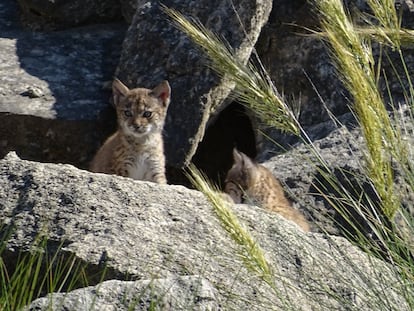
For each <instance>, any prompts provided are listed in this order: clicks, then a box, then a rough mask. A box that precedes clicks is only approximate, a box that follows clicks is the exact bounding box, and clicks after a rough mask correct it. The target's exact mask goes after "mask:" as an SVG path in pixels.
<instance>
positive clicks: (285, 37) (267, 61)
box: [256, 0, 414, 146]
mask: <svg viewBox="0 0 414 311" xmlns="http://www.w3.org/2000/svg"><path fill="white" fill-rule="evenodd" d="M344 3H345V5H346V8H347V9H348V11H349V12H351V13H352V16H353V18H354V19H355V20H357V19H358V18H357V17H358V15H357V14H358V13H357V11H358V10H359V11H361V12H364V13H367V14H372V12H371V11H370V9H369V6H368V5H367V1H364V0H348V1H344ZM395 3H396V7H397V9H398V10H399V12H400V11H401V13H402V25H403V27H407V28H409V29H412V28H413V25H414V23H413V20H414V10H413V7H412V1H411V0H403V1H396V2H395ZM308 29H312V30H318V29H320V21H319V16H318V15H317V13H316V11H315V10H314V7H313V3H312V2H309V1H305V0H293V1H291V0H281V1H275V2H274V4H273V9H272V12H271V14H270V17H269V20H268V23H267V24H266V25H265V27H263V30H262V33H261V34H260V37H259V39H258V42H257V45H256V49H257V52H258V55H259V57H260V59H261V60H262V62H263V64H264V67H265V68H266V69H267V70H268V72H269V74H270V76H271V78H272V80H273V81H274V83H275V86H276V87H277V88H278V90H279V91H281V92H283V94H284V95H285V96H286V98H287V99H288V101H289V102H291V103H294V104H295V105H298V104H299V105H300V112H301V114H300V122H301V125H302V126H304V127H305V128H307V127H311V126H314V125H316V124H319V123H322V122H325V121H327V120H329V119H330V114H333V115H335V116H337V117H338V116H341V115H343V114H345V113H347V112H349V108H350V107H352V101H353V99H352V98H351V96H350V94H349V93H348V91H347V90H346V89H345V87H344V85H343V83H342V80H341V79H342V78H341V76H340V75H341V73H338V72H337V70H336V68H335V64H334V61H333V60H332V59H331V57H330V55H329V43H327V42H323V41H322V40H321V39H320V38H319V37H317V36H312V35H310V32H309V31H308ZM372 47H373V50H374V57H375V59H376V60H377V61H380V60H381V65H380V68H381V70H382V71H383V73H385V75H386V77H387V80H384V79H381V80H380V83H379V87H380V91H381V92H382V94H383V96H384V99H385V101H386V102H387V103H388V102H389V93H388V92H389V90H388V88H389V89H390V91H391V92H390V93H391V94H392V97H393V98H392V99H393V102H394V103H395V104H398V103H403V102H405V97H404V91H403V88H402V86H401V83H400V82H401V81H402V83H403V86H404V88H405V91H408V90H409V82H408V79H407V78H406V74H405V72H404V68H403V66H402V65H401V61H400V58H399V57H400V56H399V54H398V53H397V52H395V51H392V50H391V49H389V48H387V47H384V46H382V47H381V48H380V47H379V45H377V44H373V45H372ZM381 49H382V50H381ZM403 50H404V51H403V53H404V57H405V62H406V65H407V68H412V67H413V65H414V54H413V50H412V47H410V46H407V47H406V48H404V49H403ZM386 54H387V56H385V55H386ZM380 55H381V58H380ZM390 60H391V63H392V64H391V63H390ZM394 68H397V71H398V73H399V75H396V73H395V71H394ZM329 133H330V132H329V131H328V130H326V131H321V132H320V136H319V137H317V138H322V137H324V136H326V135H328V134H329ZM272 138H273V139H274V140H276V141H277V142H278V143H280V144H282V145H285V146H286V145H288V143H291V142H292V139H291V138H290V137H288V138H286V135H284V134H280V133H279V134H277V135H276V134H274V135H272Z"/></svg>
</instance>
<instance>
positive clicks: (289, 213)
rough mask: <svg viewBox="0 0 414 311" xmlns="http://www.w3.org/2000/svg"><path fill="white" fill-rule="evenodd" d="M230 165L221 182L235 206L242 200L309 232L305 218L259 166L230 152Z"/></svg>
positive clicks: (263, 168)
mask: <svg viewBox="0 0 414 311" xmlns="http://www.w3.org/2000/svg"><path fill="white" fill-rule="evenodd" d="M233 158H234V164H233V166H232V168H231V169H230V170H229V172H228V173H227V176H226V180H225V189H224V191H225V192H226V193H228V194H229V195H230V197H231V198H232V199H233V201H234V202H235V203H242V202H243V199H244V197H246V198H247V200H251V201H253V203H256V204H258V205H259V206H262V207H264V208H266V209H268V210H270V211H273V212H276V213H278V214H279V215H281V216H283V217H284V218H286V219H288V220H290V221H293V222H295V223H296V224H297V225H299V227H301V228H302V229H303V230H304V231H306V232H308V231H309V230H310V227H309V223H308V222H307V220H306V219H305V217H304V216H303V215H302V214H301V213H300V212H299V211H298V210H296V209H295V208H294V207H292V205H291V203H290V201H289V200H288V199H287V198H286V196H285V194H284V191H283V188H282V185H281V184H280V182H279V180H277V179H276V177H275V176H273V174H272V173H271V172H270V171H269V170H268V169H267V168H266V167H264V166H263V165H260V164H258V163H255V162H254V161H253V160H251V159H250V158H249V157H248V156H246V155H245V154H244V153H242V152H239V151H237V150H236V149H234V150H233Z"/></svg>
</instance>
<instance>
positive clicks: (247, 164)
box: [233, 148, 255, 169]
mask: <svg viewBox="0 0 414 311" xmlns="http://www.w3.org/2000/svg"><path fill="white" fill-rule="evenodd" d="M233 158H234V163H235V164H236V163H239V164H240V165H241V166H242V167H244V168H245V169H250V168H253V167H254V166H255V163H254V161H253V160H252V159H250V158H249V157H248V156H247V155H245V154H244V153H243V152H241V151H238V150H237V149H236V148H234V149H233Z"/></svg>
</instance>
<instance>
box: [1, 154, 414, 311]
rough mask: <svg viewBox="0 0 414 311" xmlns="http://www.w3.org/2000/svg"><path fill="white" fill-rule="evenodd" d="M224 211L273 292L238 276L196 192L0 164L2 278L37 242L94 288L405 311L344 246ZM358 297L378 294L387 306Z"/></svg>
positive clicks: (276, 221)
mask: <svg viewBox="0 0 414 311" xmlns="http://www.w3.org/2000/svg"><path fill="white" fill-rule="evenodd" d="M233 210H234V212H235V214H236V215H237V216H238V217H239V218H240V221H241V223H242V224H243V226H244V227H245V228H247V230H249V231H250V232H251V234H252V236H253V237H254V238H255V240H256V241H257V243H258V245H260V246H261V247H262V248H263V249H264V252H265V257H266V258H267V259H268V262H269V263H270V265H271V269H272V271H273V273H274V278H272V281H273V282H274V290H272V289H271V288H270V287H269V286H268V285H266V284H265V283H264V282H263V280H262V279H261V278H260V277H258V275H257V274H256V273H255V272H253V271H251V270H248V269H247V268H246V266H245V264H244V260H243V258H246V256H247V254H248V252H246V250H243V248H241V247H240V246H239V245H238V244H237V243H235V242H234V241H233V240H232V239H231V238H230V237H229V235H228V233H227V232H226V231H225V230H224V229H223V227H222V226H221V223H220V221H219V220H218V218H217V216H215V214H214V211H213V208H212V206H211V205H210V204H209V203H208V202H207V200H206V199H205V198H204V196H203V195H202V194H201V193H199V192H197V191H194V190H189V189H186V188H184V187H182V186H169V185H158V184H154V183H149V182H140V181H134V180H131V179H128V178H123V177H118V176H110V175H103V174H92V173H89V172H86V171H82V170H79V169H76V168H74V167H73V166H70V165H57V164H42V163H36V162H30V161H23V160H20V159H19V158H18V157H17V156H16V154H13V153H10V154H9V155H8V156H7V157H6V158H5V159H3V160H1V161H0V224H1V225H2V231H0V233H1V234H2V236H3V237H4V233H5V232H6V233H7V232H9V233H10V231H8V230H6V229H5V228H7V227H9V228H14V230H13V231H11V235H9V236H8V238H7V245H6V246H5V249H4V250H3V251H2V259H3V262H4V264H5V265H6V267H8V269H10V267H12V266H13V264H14V263H15V262H16V258H17V256H18V255H19V254H20V253H25V252H27V251H29V250H30V249H32V250H33V248H31V245H33V243H34V241H36V239H37V238H38V237H39V234H40V235H41V236H43V238H45V239H46V240H47V243H46V245H45V247H46V248H47V252H46V253H47V254H50V255H53V254H54V253H56V251H57V248H56V247H57V246H59V245H60V246H61V248H60V252H61V253H62V256H64V258H65V256H67V257H66V258H67V259H68V260H69V261H72V260H73V259H76V260H77V261H80V262H83V263H88V266H87V267H88V268H87V269H86V271H85V273H84V275H85V277H86V278H87V279H88V285H96V284H98V282H99V281H100V274H99V273H98V272H99V271H101V272H103V271H106V273H105V274H104V275H105V279H113V278H116V279H119V280H151V279H154V276H156V277H155V278H158V279H169V278H171V277H179V276H202V278H203V279H204V280H206V281H208V282H209V283H210V284H212V285H213V286H214V288H215V289H216V290H217V292H216V293H217V295H215V297H216V299H217V303H218V304H219V305H220V306H221V307H222V308H223V309H225V310H246V309H248V310H268V308H269V303H270V304H271V305H272V307H273V308H274V309H275V310H286V305H288V306H291V309H294V310H298V309H301V310H344V309H346V308H344V306H354V308H355V309H358V310H376V309H377V308H376V306H377V304H378V303H387V306H390V309H393V308H394V309H398V310H408V309H409V308H408V306H406V305H405V304H404V300H403V298H402V297H401V296H400V295H399V294H398V291H397V288H400V287H403V284H401V283H400V282H401V280H399V279H398V277H397V276H396V275H395V274H394V273H395V271H393V270H391V269H390V268H389V266H388V265H387V264H385V263H383V262H381V261H380V260H378V259H375V258H369V257H368V256H367V255H366V254H364V253H363V252H361V251H360V250H359V249H357V248H356V247H354V246H353V245H351V244H350V243H349V242H347V241H346V240H344V239H342V238H335V237H331V236H326V235H321V234H316V233H309V234H305V233H303V232H301V231H300V230H299V229H298V227H297V226H296V225H294V224H292V223H290V222H288V221H286V220H283V219H282V218H280V217H279V216H278V215H275V214H272V213H268V212H266V211H264V210H262V209H259V208H257V207H254V206H247V205H237V206H233ZM10 273H12V272H11V270H10ZM96 278H98V279H96ZM367 289H369V293H375V292H377V293H380V292H383V291H384V292H386V293H387V295H386V297H385V298H384V299H386V302H385V301H380V302H378V300H377V297H376V296H375V297H371V296H370V295H366V290H367ZM281 297H282V298H283V299H281ZM334 297H336V298H334ZM381 297H382V296H380V298H381ZM108 305H109V306H112V305H114V303H113V302H108ZM321 306H322V307H321ZM62 310H63V309H62ZM111 310H112V309H111ZM172 310H182V309H174V308H173V309H172Z"/></svg>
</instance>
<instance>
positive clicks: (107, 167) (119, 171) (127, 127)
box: [90, 79, 171, 184]
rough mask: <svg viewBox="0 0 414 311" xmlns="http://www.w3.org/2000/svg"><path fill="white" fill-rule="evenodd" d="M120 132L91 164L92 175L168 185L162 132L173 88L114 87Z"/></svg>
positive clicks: (117, 84) (166, 86)
mask: <svg viewBox="0 0 414 311" xmlns="http://www.w3.org/2000/svg"><path fill="white" fill-rule="evenodd" d="M112 92H113V98H114V105H115V107H116V113H117V117H118V131H117V132H116V133H115V134H113V135H112V136H111V137H109V138H108V139H107V140H106V141H105V143H104V144H103V146H102V147H101V148H100V149H99V151H98V153H97V154H96V155H95V158H94V159H93V160H92V163H91V166H90V169H91V171H92V172H97V173H107V174H116V175H121V176H125V177H130V178H133V179H139V180H147V181H153V182H157V183H162V184H165V183H167V180H166V177H165V156H164V146H163V139H162V130H163V127H164V120H165V116H166V113H167V108H168V104H169V102H170V95H171V88H170V85H169V84H168V82H167V81H163V82H162V83H161V84H159V85H158V86H157V87H155V88H154V89H152V90H149V89H144V88H136V89H131V90H130V89H128V87H126V86H125V85H124V84H123V83H122V82H121V81H119V80H118V79H115V80H114V82H113V84H112Z"/></svg>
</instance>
